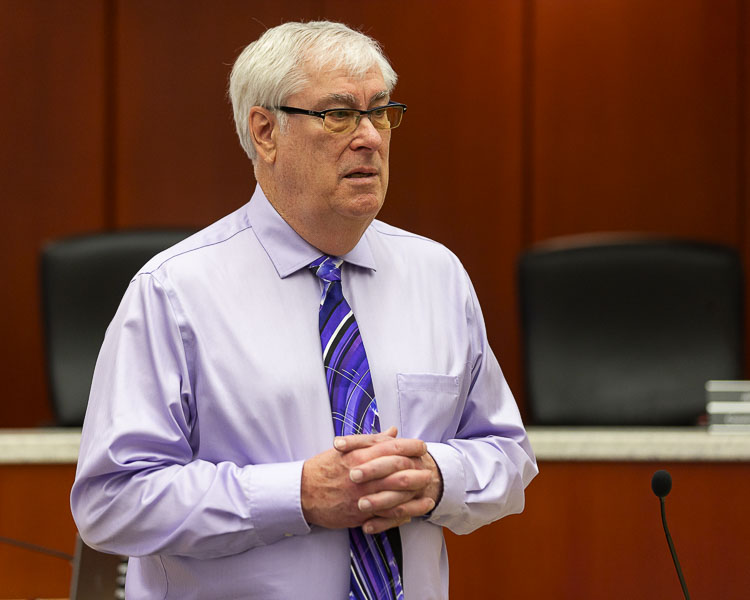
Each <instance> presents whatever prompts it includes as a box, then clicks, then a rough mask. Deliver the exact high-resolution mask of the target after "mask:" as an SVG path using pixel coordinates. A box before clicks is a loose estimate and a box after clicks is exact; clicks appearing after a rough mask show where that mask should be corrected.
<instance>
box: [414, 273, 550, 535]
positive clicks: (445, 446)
mask: <svg viewBox="0 0 750 600" xmlns="http://www.w3.org/2000/svg"><path fill="white" fill-rule="evenodd" d="M464 275H465V277H466V282H467V285H468V295H467V303H466V323H467V327H468V330H469V339H470V342H471V356H472V359H473V360H472V363H471V365H470V367H471V373H470V377H471V383H470V386H469V390H468V397H467V399H466V404H465V407H464V411H463V414H462V416H461V420H460V424H459V427H458V431H457V433H456V436H455V438H454V439H450V440H447V441H446V442H444V443H437V442H428V443H427V447H428V451H429V452H430V454H431V455H432V457H433V458H434V459H435V462H436V463H437V465H438V468H439V469H440V473H441V475H442V478H443V495H442V497H441V499H440V501H439V503H438V505H437V506H436V507H435V509H434V510H433V511H432V513H430V516H429V520H430V521H431V522H432V523H435V524H437V525H441V526H443V527H447V528H448V529H450V530H451V531H453V532H454V533H458V534H465V533H470V532H472V531H474V530H475V529H477V528H479V527H481V526H483V525H486V524H488V523H491V522H492V521H495V520H497V519H500V518H501V517H504V516H506V515H509V514H515V513H519V512H521V511H522V510H523V507H524V489H525V488H526V486H527V485H528V484H529V482H530V481H531V480H532V479H533V478H534V477H535V476H536V474H537V473H538V469H537V465H536V459H535V457H534V453H533V451H532V449H531V445H530V444H529V440H528V437H527V435H526V431H525V429H524V427H523V423H522V421H521V416H520V414H519V411H518V407H517V405H516V402H515V399H514V398H513V395H512V393H511V391H510V389H509V387H508V384H507V382H506V381H505V377H504V376H503V373H502V370H501V369H500V365H499V364H498V362H497V359H496V358H495V355H494V354H493V352H492V350H491V349H490V347H489V343H488V341H487V333H486V330H485V326H484V319H483V317H482V313H481V309H480V307H479V302H478V300H477V297H476V293H475V292H474V288H473V286H472V285H471V282H470V281H469V279H468V275H466V274H465V272H464Z"/></svg>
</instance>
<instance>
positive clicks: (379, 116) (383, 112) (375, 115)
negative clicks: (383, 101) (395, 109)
mask: <svg viewBox="0 0 750 600" xmlns="http://www.w3.org/2000/svg"><path fill="white" fill-rule="evenodd" d="M370 114H371V115H372V116H373V118H374V119H384V118H385V115H386V109H385V108H379V109H378V110H375V111H373V112H371V113H370Z"/></svg>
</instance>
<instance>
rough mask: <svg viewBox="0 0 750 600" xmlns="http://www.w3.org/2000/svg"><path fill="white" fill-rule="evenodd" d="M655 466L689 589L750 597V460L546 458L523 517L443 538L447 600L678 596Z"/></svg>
mask: <svg viewBox="0 0 750 600" xmlns="http://www.w3.org/2000/svg"><path fill="white" fill-rule="evenodd" d="M658 468H667V469H669V471H670V472H671V474H672V477H673V480H674V486H673V489H672V492H671V494H670V495H669V496H668V497H667V498H666V507H667V521H668V524H669V527H670V531H671V533H672V537H673V539H674V543H675V546H676V548H677V555H678V557H679V559H680V562H681V564H682V568H683V572H684V575H685V579H686V580H687V584H688V587H689V589H690V593H691V596H692V597H694V598H721V599H722V600H743V599H745V598H747V591H748V589H750V571H748V569H747V564H748V562H749V561H750V545H748V542H747V540H748V539H750V521H749V520H748V519H747V518H746V512H747V511H746V507H747V497H748V495H749V494H750V465H747V464H685V463H679V464H667V465H652V464H649V463H554V462H545V463H542V464H541V465H540V474H539V476H538V478H537V479H535V480H534V481H533V482H532V483H531V485H530V486H529V488H528V489H527V495H526V500H527V503H526V509H525V511H524V512H523V513H522V514H521V515H513V516H510V517H507V518H505V519H501V520H500V521H498V522H496V523H493V524H492V525H490V526H487V527H484V528H482V529H480V530H478V531H476V532H474V533H472V534H471V535H469V536H456V535H452V534H448V535H447V541H448V553H449V557H450V564H451V574H450V582H451V583H450V586H451V600H473V599H475V598H512V599H513V600H541V599H546V598H554V599H555V600H579V599H581V598H591V599H595V598H596V599H598V598H607V599H609V600H631V599H632V598H638V599H639V600H660V599H662V598H679V597H681V592H680V584H679V582H678V579H677V575H676V574H675V571H674V566H673V564H672V560H671V557H670V553H669V548H668V546H667V542H666V540H665V538H664V532H663V530H662V526H661V516H660V510H659V501H658V499H657V498H656V497H655V496H654V495H653V493H652V492H651V487H650V481H651V476H652V474H653V472H654V471H655V470H656V469H658Z"/></svg>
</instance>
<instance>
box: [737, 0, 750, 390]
mask: <svg viewBox="0 0 750 600" xmlns="http://www.w3.org/2000/svg"><path fill="white" fill-rule="evenodd" d="M737 32H738V33H737V36H738V38H739V40H740V53H739V55H740V64H739V67H740V68H739V69H738V72H737V79H738V81H739V88H740V102H739V122H740V127H739V129H740V136H741V137H740V155H739V157H738V158H739V160H738V161H737V176H738V178H739V181H740V190H741V194H740V207H741V208H740V214H739V223H740V226H741V227H742V241H743V243H742V251H743V258H744V260H745V306H746V307H750V0H744V1H742V2H740V3H739V16H738V19H737ZM745 374H746V376H747V377H750V308H746V311H745Z"/></svg>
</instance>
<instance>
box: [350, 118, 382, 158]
mask: <svg viewBox="0 0 750 600" xmlns="http://www.w3.org/2000/svg"><path fill="white" fill-rule="evenodd" d="M381 131H383V130H381V129H376V128H375V125H373V124H372V121H370V115H362V117H361V118H360V120H359V123H358V124H357V128H356V129H355V130H354V138H353V139H352V145H353V146H354V147H356V148H360V147H367V148H372V149H373V150H377V149H378V148H379V147H380V146H381V145H382V144H383V136H382V134H381V133H380V132H381Z"/></svg>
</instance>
